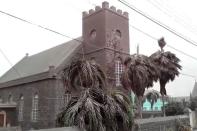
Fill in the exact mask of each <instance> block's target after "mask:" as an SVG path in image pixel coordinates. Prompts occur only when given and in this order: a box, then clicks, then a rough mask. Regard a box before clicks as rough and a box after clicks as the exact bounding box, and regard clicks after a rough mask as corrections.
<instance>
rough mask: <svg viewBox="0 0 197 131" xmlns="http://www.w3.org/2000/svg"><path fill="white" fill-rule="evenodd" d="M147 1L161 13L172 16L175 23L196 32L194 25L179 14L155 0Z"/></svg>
mask: <svg viewBox="0 0 197 131" xmlns="http://www.w3.org/2000/svg"><path fill="white" fill-rule="evenodd" d="M148 2H149V3H150V4H151V5H153V6H154V7H155V8H157V9H158V10H159V11H161V12H162V13H164V14H165V15H167V16H168V17H170V18H172V19H173V20H174V21H175V22H176V23H178V24H181V25H182V26H183V27H184V28H186V29H187V30H189V31H190V32H192V33H195V34H196V30H195V29H196V27H194V26H192V25H190V24H189V23H187V22H186V21H185V20H184V19H183V18H181V17H179V16H176V15H175V14H174V13H173V12H171V11H169V10H168V9H167V8H165V7H163V5H161V4H159V3H158V2H157V1H155V2H156V4H155V3H154V2H152V1H151V0H148ZM187 27H188V28H189V29H188V28H187Z"/></svg>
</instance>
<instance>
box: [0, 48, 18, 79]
mask: <svg viewBox="0 0 197 131" xmlns="http://www.w3.org/2000/svg"><path fill="white" fill-rule="evenodd" d="M0 52H1V54H2V55H3V57H4V58H5V60H6V61H7V62H8V63H9V64H10V66H11V67H12V68H13V70H14V71H15V72H16V73H17V75H19V76H20V77H21V74H20V73H19V71H18V70H17V69H16V68H15V67H14V66H13V64H12V62H11V61H10V60H9V59H8V57H7V56H6V54H5V53H4V52H3V50H2V49H0Z"/></svg>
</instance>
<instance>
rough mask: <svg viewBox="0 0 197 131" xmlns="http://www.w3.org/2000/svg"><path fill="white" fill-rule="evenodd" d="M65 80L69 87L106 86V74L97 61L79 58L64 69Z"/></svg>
mask: <svg viewBox="0 0 197 131" xmlns="http://www.w3.org/2000/svg"><path fill="white" fill-rule="evenodd" d="M62 77H63V80H64V83H65V84H66V85H65V86H66V87H68V88H74V89H84V88H91V87H98V88H105V87H106V75H105V73H104V72H103V70H102V69H101V67H100V66H99V65H98V64H96V63H95V62H92V61H89V60H85V59H77V60H74V61H72V62H71V64H70V65H69V66H68V67H67V68H65V69H64V71H63V76H62Z"/></svg>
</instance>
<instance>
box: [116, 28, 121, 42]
mask: <svg viewBox="0 0 197 131" xmlns="http://www.w3.org/2000/svg"><path fill="white" fill-rule="evenodd" d="M115 37H116V39H118V40H119V39H120V38H121V32H120V30H116V32H115Z"/></svg>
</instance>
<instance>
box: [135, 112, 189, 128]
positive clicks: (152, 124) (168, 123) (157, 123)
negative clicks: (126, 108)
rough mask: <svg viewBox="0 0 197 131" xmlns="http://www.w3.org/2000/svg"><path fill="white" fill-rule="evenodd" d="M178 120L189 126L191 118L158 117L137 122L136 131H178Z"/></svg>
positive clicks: (183, 116)
mask: <svg viewBox="0 0 197 131" xmlns="http://www.w3.org/2000/svg"><path fill="white" fill-rule="evenodd" d="M177 120H181V122H183V123H184V124H187V125H189V117H188V116H185V115H182V116H170V117H156V118H148V119H139V120H136V126H135V127H134V131H176V130H177Z"/></svg>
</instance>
